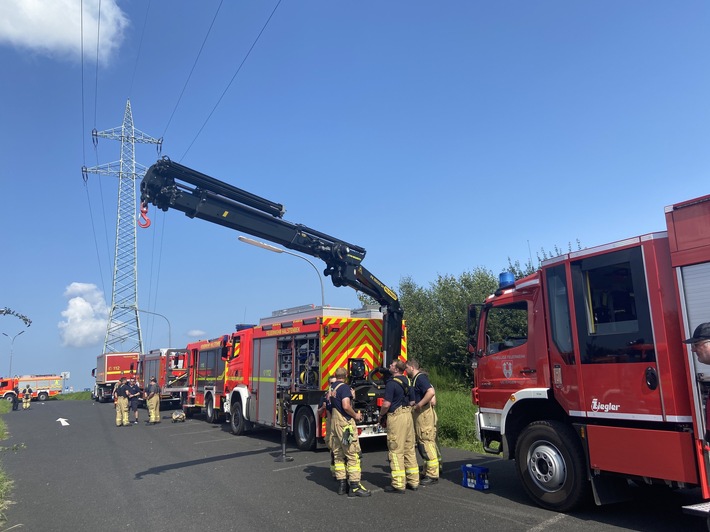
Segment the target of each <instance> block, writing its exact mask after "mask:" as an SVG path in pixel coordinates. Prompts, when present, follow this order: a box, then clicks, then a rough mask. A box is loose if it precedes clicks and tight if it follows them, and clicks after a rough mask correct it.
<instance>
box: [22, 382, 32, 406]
mask: <svg viewBox="0 0 710 532" xmlns="http://www.w3.org/2000/svg"><path fill="white" fill-rule="evenodd" d="M30 401H32V388H30V385H29V384H28V385H27V386H25V389H24V390H22V410H28V409H29V408H30Z"/></svg>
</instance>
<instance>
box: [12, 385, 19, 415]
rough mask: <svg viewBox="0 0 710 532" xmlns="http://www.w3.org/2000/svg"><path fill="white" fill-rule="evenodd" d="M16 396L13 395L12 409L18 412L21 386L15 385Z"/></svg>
mask: <svg viewBox="0 0 710 532" xmlns="http://www.w3.org/2000/svg"><path fill="white" fill-rule="evenodd" d="M12 391H13V392H14V394H13V395H12V409H13V410H17V409H18V408H19V406H20V388H19V386H17V385H15V388H14V389H13V390H12Z"/></svg>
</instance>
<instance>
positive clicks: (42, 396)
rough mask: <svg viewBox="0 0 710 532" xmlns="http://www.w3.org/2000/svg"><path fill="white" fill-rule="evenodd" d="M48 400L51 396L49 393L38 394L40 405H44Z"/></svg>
mask: <svg viewBox="0 0 710 532" xmlns="http://www.w3.org/2000/svg"><path fill="white" fill-rule="evenodd" d="M48 398H49V396H48V395H47V392H39V393H38V394H37V400H38V401H39V402H40V403H43V402H44V401H46V400H47V399H48Z"/></svg>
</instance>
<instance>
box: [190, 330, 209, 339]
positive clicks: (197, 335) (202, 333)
mask: <svg viewBox="0 0 710 532" xmlns="http://www.w3.org/2000/svg"><path fill="white" fill-rule="evenodd" d="M206 334H207V333H206V332H205V331H202V330H200V329H190V330H189V331H187V335H188V336H189V337H190V338H205V335H206Z"/></svg>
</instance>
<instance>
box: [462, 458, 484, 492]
mask: <svg viewBox="0 0 710 532" xmlns="http://www.w3.org/2000/svg"><path fill="white" fill-rule="evenodd" d="M461 472H462V473H463V478H462V479H461V485H462V486H463V487H464V488H471V489H474V490H481V491H483V490H487V489H490V485H489V484H488V468H487V467H479V466H475V465H472V464H466V465H462V466H461Z"/></svg>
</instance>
